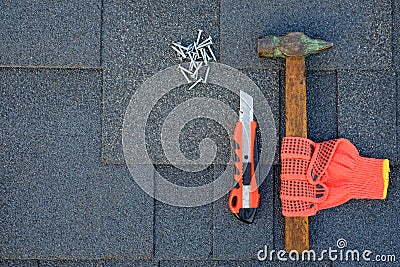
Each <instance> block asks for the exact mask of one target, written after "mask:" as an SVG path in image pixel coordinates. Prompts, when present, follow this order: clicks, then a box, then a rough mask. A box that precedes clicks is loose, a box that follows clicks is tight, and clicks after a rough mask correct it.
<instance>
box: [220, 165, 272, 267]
mask: <svg viewBox="0 0 400 267" xmlns="http://www.w3.org/2000/svg"><path fill="white" fill-rule="evenodd" d="M219 168H222V169H224V168H223V166H220V167H219ZM222 169H220V170H217V172H216V173H220V172H221V171H222ZM260 169H262V171H261V172H260V173H261V175H265V176H267V177H266V178H265V180H264V182H263V183H262V184H261V185H260V189H259V190H260V191H259V192H260V194H261V198H260V207H261V208H260V209H259V210H258V211H257V213H256V215H255V219H254V222H253V223H252V224H245V223H243V222H241V221H240V220H238V219H237V218H236V217H235V216H234V215H233V214H232V213H231V212H230V210H229V207H228V197H229V196H228V195H226V196H224V197H222V198H221V199H219V200H218V201H216V202H215V203H214V219H213V221H214V244H213V250H214V255H213V256H214V257H215V258H217V259H257V251H259V250H260V249H262V248H263V247H264V246H265V245H267V246H269V247H272V244H273V190H272V189H273V176H272V175H271V173H273V171H272V170H271V171H270V174H268V172H266V171H265V167H264V168H263V167H260ZM228 171H229V172H230V173H232V183H233V172H234V171H233V168H230V167H228Z"/></svg>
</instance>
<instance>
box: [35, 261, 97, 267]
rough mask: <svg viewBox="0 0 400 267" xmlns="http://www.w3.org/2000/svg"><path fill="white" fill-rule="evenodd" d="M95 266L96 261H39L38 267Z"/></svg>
mask: <svg viewBox="0 0 400 267" xmlns="http://www.w3.org/2000/svg"><path fill="white" fill-rule="evenodd" d="M86 266H88V267H96V266H97V262H96V261H89V260H86V261H59V260H51V261H39V267H86Z"/></svg>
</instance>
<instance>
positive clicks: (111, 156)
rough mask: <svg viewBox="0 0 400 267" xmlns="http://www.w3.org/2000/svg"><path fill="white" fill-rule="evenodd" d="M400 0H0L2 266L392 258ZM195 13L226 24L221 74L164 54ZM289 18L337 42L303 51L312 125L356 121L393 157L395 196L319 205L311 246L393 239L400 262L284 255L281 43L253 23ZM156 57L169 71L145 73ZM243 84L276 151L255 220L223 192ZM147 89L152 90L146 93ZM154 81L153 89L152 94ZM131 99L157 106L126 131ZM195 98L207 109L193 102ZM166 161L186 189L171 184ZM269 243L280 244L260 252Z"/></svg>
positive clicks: (329, 130)
mask: <svg viewBox="0 0 400 267" xmlns="http://www.w3.org/2000/svg"><path fill="white" fill-rule="evenodd" d="M399 4H400V2H399V0H392V1H356V0H344V1H329V0H321V1H316V0H310V1H293V0H279V1H278V0H271V1H266V0H263V1H258V2H257V1H247V2H246V1H235V0H220V1H211V0H206V1H201V0H192V1H184V2H175V1H170V0H162V1H156V0H126V1H119V0H89V1H80V2H79V1H66V0H60V1H49V0H42V1H11V0H3V1H1V0H0V103H1V104H0V114H1V118H0V128H1V132H0V266H14V267H18V266H22V267H23V266H26V267H38V266H62V267H67V266H71V267H78V266H96V267H106V266H121V267H122V266H126V267H128V266H145V267H147V266H160V267H164V266H167V267H168V266H174V267H175V266H177V267H179V266H206V267H211V266H212V267H217V266H218V267H219V266H225V267H233V266H243V267H256V266H328V267H333V266H378V265H379V266H397V265H398V264H397V262H398V261H399V259H398V258H399V257H400V255H399V251H400V244H399V240H400V237H399V229H398V228H399V227H398V219H399V214H400V207H399V201H398V199H399V197H400V196H399V190H398V188H399V183H398V181H399V179H398V178H399V177H400V170H399V168H400V166H399V163H400V150H399V146H400V123H399V122H400V75H399V74H400V72H399V71H400V67H399V66H400V57H399V53H400V48H399V45H398V42H399V40H400V39H399V38H400V31H399V30H400V28H399V25H400V5H399ZM198 29H202V30H204V37H208V35H211V36H212V37H213V39H214V52H215V54H216V57H217V59H218V62H219V63H223V64H227V65H223V64H214V63H211V64H210V65H214V66H225V69H224V72H223V73H224V75H223V77H222V75H218V74H217V73H216V72H210V76H209V83H208V84H198V85H197V86H196V87H195V89H194V90H193V89H190V90H189V86H188V85H187V84H186V85H183V83H184V82H185V79H184V77H183V76H182V75H181V74H180V73H179V72H178V70H177V69H176V68H175V67H174V69H173V71H170V72H167V74H168V75H165V73H164V76H163V75H162V74H161V77H160V73H159V71H161V70H164V71H165V70H168V69H171V70H172V66H174V65H176V64H179V63H180V61H179V60H178V59H177V58H176V55H175V53H174V52H173V50H172V49H171V47H170V45H171V42H172V41H180V42H182V44H185V45H188V44H189V43H191V42H193V41H194V40H195V39H196V37H197V30H198ZM288 31H303V32H305V33H306V34H307V35H309V36H310V37H313V38H321V39H323V40H326V41H330V42H332V43H333V44H334V47H333V48H332V49H330V50H328V51H325V52H323V53H320V54H318V55H312V56H310V57H307V59H306V75H307V79H306V80H307V115H308V116H307V119H308V125H307V126H308V127H307V129H308V136H309V138H311V139H313V140H315V141H323V140H327V139H332V138H337V137H344V138H348V139H350V141H352V142H353V143H354V144H355V145H356V147H357V148H358V149H359V150H360V153H361V155H363V156H366V157H376V158H389V159H390V161H391V168H392V172H391V173H390V177H391V180H390V184H389V190H388V195H387V199H386V200H351V201H349V202H348V203H345V204H343V205H340V206H338V207H335V208H332V209H328V210H323V211H320V212H319V213H318V214H317V215H316V216H313V217H310V218H309V223H310V225H309V227H310V228H309V229H310V245H311V246H310V248H311V249H314V250H316V252H317V253H320V252H322V251H323V250H324V249H329V247H332V249H337V248H338V247H337V241H338V240H339V239H345V240H346V242H347V247H346V248H348V249H349V250H354V249H358V250H361V251H362V250H364V249H368V250H371V251H372V253H373V254H372V255H371V256H372V257H374V256H375V255H386V256H390V255H395V256H396V259H397V261H396V262H386V263H382V262H379V263H378V262H377V261H371V262H365V261H362V260H360V261H359V262H356V261H343V260H342V261H341V260H339V259H338V260H335V261H334V262H333V261H330V260H329V258H327V257H326V258H325V259H324V260H323V261H322V262H320V261H317V262H314V261H313V262H308V261H307V262H293V261H291V260H288V261H286V262H284V261H280V260H279V259H278V257H277V255H276V253H277V251H278V250H280V249H284V247H285V238H284V217H283V216H282V215H281V202H280V198H279V190H280V179H279V175H280V165H279V150H278V149H277V150H273V149H272V148H273V147H274V143H275V141H276V140H275V138H274V136H273V133H272V131H271V132H268V129H272V124H273V123H274V124H275V127H276V135H277V136H279V139H278V140H277V142H276V143H277V148H279V143H280V138H282V137H283V136H284V130H285V108H284V104H285V84H284V83H285V60H284V59H259V58H258V57H257V38H258V37H259V36H263V35H269V34H274V35H277V36H282V35H284V34H285V33H286V32H288ZM169 67H171V68H169ZM234 68H237V69H239V72H238V71H237V70H236V69H234ZM156 73H158V76H156V77H157V78H158V80H157V82H156V83H153V84H152V87H151V88H147V90H146V91H142V90H139V89H141V88H142V87H140V86H141V85H143V84H144V83H145V82H148V81H150V80H151V78H152V77H153V76H154V75H155V74H156ZM242 74H245V75H242ZM177 80H178V81H179V83H180V85H176V81H177ZM244 80H246V81H248V82H247V83H243V81H244ZM171 81H175V83H174V85H176V86H174V87H173V88H172V89H171V88H169V86H168V85H170V84H171V83H172V82H171ZM251 81H253V82H254V83H253V82H251ZM224 84H228V85H229V86H225V87H227V88H235V89H234V90H226V89H227V88H225V87H224ZM244 84H245V85H244ZM254 84H256V85H257V86H258V87H259V89H260V91H261V94H262V95H257V93H258V91H257V90H256V89H255V88H253V87H254V86H253V85H254ZM164 89H171V90H170V91H169V92H168V93H165V92H166V91H165V90H164ZM242 89H243V90H244V91H247V92H248V93H250V94H251V95H253V96H254V97H253V98H254V99H255V105H254V108H255V114H256V119H257V121H258V122H261V123H259V126H260V128H259V131H258V134H259V135H260V134H261V136H263V135H262V134H265V133H266V132H267V133H266V135H267V138H265V139H266V140H267V141H271V142H270V143H271V144H272V143H273V145H271V146H269V145H270V144H269V143H268V142H267V145H268V146H265V145H266V142H264V138H263V139H262V141H260V142H259V145H260V146H261V147H263V148H266V147H268V151H267V152H270V154H268V153H263V154H262V157H263V158H262V159H261V160H260V165H262V167H263V168H267V167H269V166H265V165H266V164H267V163H270V162H272V159H273V154H274V153H273V152H275V158H274V162H273V164H274V165H273V166H272V168H271V170H270V173H269V174H267V173H265V174H264V175H263V177H262V178H264V177H265V178H266V179H265V181H264V183H263V184H262V185H261V188H260V190H261V194H262V195H261V204H260V208H259V210H258V211H257V215H256V219H255V222H254V223H253V224H252V225H246V224H244V223H241V222H240V221H238V220H237V219H236V218H235V217H234V216H233V215H232V214H231V213H230V211H229V208H228V203H227V199H228V195H227V194H225V195H224V194H223V193H228V192H223V191H228V190H229V189H230V188H231V187H232V186H233V177H232V176H233V170H232V166H230V164H229V160H230V158H231V156H232V147H231V146H232V145H233V144H232V143H231V136H232V132H233V129H234V126H235V123H236V121H237V118H238V111H239V96H238V94H237V92H239V90H242ZM139 92H144V95H145V97H143V98H141V97H138V98H135V97H137V96H138V93H139ZM253 93H254V94H253ZM159 94H160V96H159ZM261 96H263V97H261ZM146 97H147V98H146ZM152 97H153V98H155V99H157V100H156V102H155V104H150V101H146V100H149V99H151V98H152ZM199 98H205V99H207V100H206V101H204V102H202V106H200V105H196V102H194V101H193V100H194V99H196V100H197V99H199ZM263 98H265V99H266V100H267V102H268V106H269V107H270V108H271V111H272V114H273V117H274V120H263V119H265V118H263V116H265V114H268V116H269V115H270V113H269V108H267V105H265V104H264V103H262V101H261V99H263ZM131 99H134V100H136V102H132V103H135V105H134V106H135V107H136V108H137V113H134V115H135V116H136V117H135V116H132V117H131V118H145V120H143V122H144V123H143V125H139V124H133V125H131V126H132V128H130V132H128V133H126V128H124V129H125V131H124V137H123V138H124V139H123V138H121V137H122V133H123V131H122V126H123V118H124V115H125V114H128V113H125V112H126V110H127V106H128V104H129V103H130V100H131ZM138 100H139V101H138ZM221 103H222V104H221ZM138 107H139V108H138ZM147 107H149V108H151V112H149V116H144V115H143V114H147V113H146V112H145V110H146V108H147ZM263 108H264V109H263ZM193 110H195V111H201V112H202V111H204V112H206V113H207V114H210V115H212V116H211V117H208V116H205V115H204V114H203V113H201V112H199V113H196V114H203V115H201V116H199V117H196V118H194V117H191V118H190V120H188V117H189V116H192V114H193V113H192V111H193ZM228 110H229V111H228ZM257 112H258V113H257ZM260 113H261V114H262V115H263V116H260ZM177 114H180V115H182V116H176V115H177ZM217 115H218V116H220V117H221V118H222V119H221V120H215V117H214V116H217ZM260 117H261V119H260ZM182 118H184V119H182ZM192 118H194V119H192ZM133 121H135V122H136V120H133ZM125 122H126V121H125ZM168 123H177V124H176V125H178V126H176V125H175V124H170V125H175V126H174V127H172V128H168V127H166V125H168ZM126 125H127V124H125V126H126ZM270 126H271V128H270ZM263 127H264V128H263ZM172 132H173V133H174V134H172ZM177 132H178V134H176V133H177ZM142 133H144V138H143V139H140V140H142V142H132V143H130V144H134V145H132V146H124V149H125V151H124V152H125V156H126V157H127V159H126V162H125V158H124V153H123V147H122V142H121V140H122V139H123V140H124V141H127V140H128V139H125V138H126V137H127V136H133V137H137V136H142V135H141V134H142ZM132 140H135V139H134V138H133V139H132ZM259 140H260V139H259ZM272 141H273V142H272ZM124 145H127V143H126V142H125V143H124ZM141 146H144V147H145V149H143V150H140V151H139V150H138V149H135V148H138V147H141ZM127 148H132V149H129V153H130V155H129V157H128V156H127ZM141 151H146V153H147V154H146V155H148V158H149V160H148V159H147V157H146V158H144V157H143V155H142V154H141ZM129 153H128V154H129ZM265 155H268V156H265ZM130 156H132V157H130ZM129 159H135V160H134V161H129ZM125 165H127V166H125ZM160 177H163V178H165V179H166V180H167V181H169V182H171V183H173V184H175V185H177V186H180V187H179V188H180V189H181V188H184V190H183V191H178V189H177V187H175V188H174V189H173V190H171V191H170V190H165V188H164V187H163V186H161V180H159V178H160ZM212 181H215V182H216V184H212V183H211V182H212ZM145 185H146V186H147V187H145ZM210 185H211V186H210ZM224 186H226V188H225V187H224ZM193 188H194V189H193ZM202 188H205V189H206V190H201V191H202V193H201V194H199V193H197V194H194V193H193V192H194V191H190V190H192V189H193V190H195V191H197V189H202ZM221 188H224V189H226V190H222V189H221ZM175 190H176V191H175ZM145 192H147V193H148V194H149V195H155V196H156V199H154V198H152V197H151V196H149V195H147V194H146V193H145ZM177 192H179V193H177ZM166 195H169V196H173V198H175V200H176V201H177V202H179V204H180V205H182V206H185V205H186V206H190V205H188V202H190V203H193V201H194V200H199V199H200V200H202V201H204V203H205V205H203V206H196V207H177V206H172V205H169V204H168V203H166V202H168V201H164V200H163V201H160V200H157V198H161V196H166ZM173 198H172V199H173ZM215 198H218V200H216V201H215V202H212V201H213V199H215ZM170 204H171V203H170ZM265 246H267V249H268V251H269V252H271V251H272V250H275V256H274V258H273V259H272V260H269V259H268V260H267V259H266V260H261V261H260V260H258V259H257V254H258V253H259V252H260V249H263V248H265ZM260 256H263V255H262V253H261V254H260ZM375 259H376V258H373V260H375ZM396 264H397V265H396Z"/></svg>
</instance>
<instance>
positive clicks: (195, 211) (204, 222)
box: [154, 165, 214, 259]
mask: <svg viewBox="0 0 400 267" xmlns="http://www.w3.org/2000/svg"><path fill="white" fill-rule="evenodd" d="M186 168H187V169H189V170H188V171H182V170H180V169H177V168H176V167H175V166H162V165H160V166H157V167H156V170H157V172H158V173H159V174H160V175H162V176H163V177H164V178H165V179H167V180H168V181H170V182H172V183H174V184H177V185H180V186H186V187H196V186H201V185H204V184H208V183H210V182H212V181H213V179H214V167H213V166H212V165H211V166H209V167H207V168H205V169H204V170H203V171H198V172H197V171H196V170H195V169H193V170H190V168H191V166H186ZM191 171H193V172H191ZM155 186H156V187H155V190H156V194H157V192H158V190H161V189H160V188H159V187H158V184H157V182H156V185H155ZM171 193H173V192H171ZM211 196H212V192H209V193H208V196H207V195H205V196H200V197H203V198H205V199H206V202H207V199H208V202H209V203H211V201H210V197H211ZM177 197H180V196H177ZM193 197H194V198H197V197H199V196H193ZM212 214H213V211H212V205H211V204H208V205H203V206H200V207H188V208H187V207H176V206H171V205H168V204H165V203H162V202H159V201H156V203H155V222H154V228H155V229H154V230H155V232H154V249H155V252H154V254H155V255H154V256H155V258H156V259H207V258H209V257H210V255H211V253H212V252H211V250H212V224H213V223H212Z"/></svg>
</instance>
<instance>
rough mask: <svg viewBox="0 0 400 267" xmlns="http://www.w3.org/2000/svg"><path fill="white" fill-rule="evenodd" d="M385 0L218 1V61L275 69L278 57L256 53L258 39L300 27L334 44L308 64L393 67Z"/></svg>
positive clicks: (319, 66)
mask: <svg viewBox="0 0 400 267" xmlns="http://www.w3.org/2000/svg"><path fill="white" fill-rule="evenodd" d="M391 23H392V20H391V4H390V2H389V1H369V2H361V1H354V0H347V1H340V2H337V1H335V2H332V1H329V0H324V1H315V0H314V1H297V2H293V1H290V0H285V1H282V0H279V1H262V2H258V1H249V2H246V3H245V2H242V1H237V0H223V1H222V4H221V62H222V63H225V64H228V65H231V66H233V67H238V68H245V67H257V68H276V67H281V66H282V60H279V61H276V60H271V59H258V58H257V38H258V37H259V36H263V35H277V36H280V35H284V34H285V33H286V32H290V31H303V32H305V33H306V34H307V35H309V36H310V37H313V38H320V39H324V40H326V41H330V42H333V43H334V48H333V49H332V50H330V51H328V52H325V53H322V54H320V55H318V56H313V57H310V59H309V62H308V65H309V67H310V68H312V69H317V70H327V69H330V70H331V69H387V68H389V67H390V66H391V56H392V55H391Z"/></svg>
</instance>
